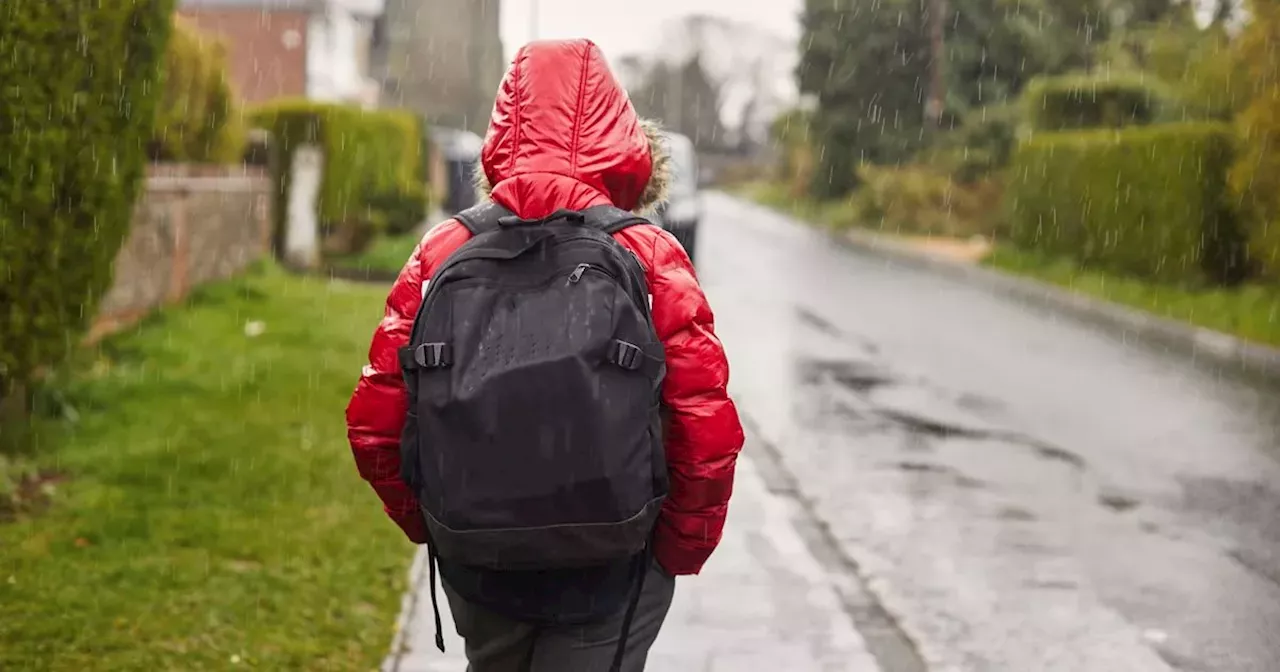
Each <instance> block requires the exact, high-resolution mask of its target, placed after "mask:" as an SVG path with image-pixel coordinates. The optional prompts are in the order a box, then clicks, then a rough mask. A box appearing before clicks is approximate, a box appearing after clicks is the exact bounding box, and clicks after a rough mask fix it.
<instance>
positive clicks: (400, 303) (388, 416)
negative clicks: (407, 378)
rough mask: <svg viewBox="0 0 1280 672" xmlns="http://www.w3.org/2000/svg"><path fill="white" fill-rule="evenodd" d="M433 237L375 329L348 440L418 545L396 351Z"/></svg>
mask: <svg viewBox="0 0 1280 672" xmlns="http://www.w3.org/2000/svg"><path fill="white" fill-rule="evenodd" d="M437 228H438V227H437ZM431 237H432V236H431V234H427V236H426V237H424V239H423V241H422V242H421V243H419V244H418V247H417V248H415V249H414V251H413V256H411V257H410V258H409V261H408V262H406V263H405V265H404V268H402V269H401V270H400V275H399V277H398V278H397V279H396V282H395V285H393V286H392V288H391V293H390V294H389V295H388V296H387V303H386V310H385V312H384V313H383V317H382V321H381V322H380V323H379V324H378V328H377V330H376V331H374V333H373V344H372V345H371V346H370V347H369V363H368V365H366V366H365V367H364V369H363V371H362V372H361V375H360V381H359V382H358V383H357V384H356V390H355V393H354V394H352V395H351V402H350V403H349V404H348V405H347V438H348V439H349V440H350V442H351V452H352V454H353V455H354V457H355V461H356V468H357V469H359V471H360V476H361V477H362V478H364V480H366V481H368V482H369V484H370V485H372V486H373V490H374V492H376V493H377V495H378V498H379V499H381V500H382V504H383V507H384V509H385V510H386V512H387V515H388V516H390V517H391V519H392V520H394V521H395V522H396V524H397V525H399V526H400V528H401V529H402V530H404V533H405V535H406V536H407V537H409V539H410V540H411V541H413V542H415V543H419V544H421V543H426V541H427V528H426V522H425V521H424V520H423V517H422V512H421V511H420V510H419V508H418V502H417V500H416V499H415V497H414V495H413V493H412V492H411V491H410V490H409V487H408V486H407V485H405V483H404V482H403V481H402V480H400V432H401V430H402V429H403V428H404V420H405V412H406V410H407V408H408V391H407V390H406V389H405V385H404V378H403V377H402V374H401V373H400V362H399V357H398V354H397V353H398V351H399V349H400V348H401V347H404V346H405V345H406V344H407V343H408V341H409V332H410V331H411V330H412V328H413V319H414V316H415V315H416V313H417V312H418V306H419V304H421V303H422V280H423V271H424V269H423V264H424V257H425V256H426V255H425V249H424V248H425V247H426V246H427V245H428V244H429V243H430V242H431Z"/></svg>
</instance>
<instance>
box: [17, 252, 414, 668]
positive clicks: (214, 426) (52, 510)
mask: <svg viewBox="0 0 1280 672" xmlns="http://www.w3.org/2000/svg"><path fill="white" fill-rule="evenodd" d="M384 293H385V292H384V290H383V289H381V288H372V287H362V286H353V285H350V284H346V283H329V282H326V281H321V280H317V279H304V278H295V277H290V276H287V275H285V274H283V273H282V272H280V271H278V270H275V269H266V270H262V271H258V272H255V273H253V274H251V275H249V276H246V277H244V278H242V279H239V280H235V281H231V282H227V283H222V284H218V285H215V286H212V287H211V288H207V289H205V290H203V291H201V292H199V293H198V294H197V296H196V297H195V298H193V300H192V301H191V302H189V304H188V305H185V306H182V307H177V308H173V309H170V310H166V311H163V312H161V313H159V314H157V315H156V316H155V317H153V318H152V319H150V320H147V321H146V322H145V323H144V324H143V325H141V326H140V327H139V328H137V329H136V330H133V331H131V332H130V333H127V334H122V335H118V336H116V337H113V338H110V339H108V340H106V341H105V342H104V343H103V344H102V345H100V346H99V347H98V348H97V349H95V350H94V351H92V352H86V353H84V354H83V356H82V358H81V360H80V361H79V362H78V363H77V365H76V366H74V367H72V368H71V369H70V372H69V373H61V374H59V376H58V377H57V378H56V379H55V380H54V381H52V382H51V384H52V385H53V386H55V387H57V388H58V389H59V390H60V391H61V392H62V393H63V395H64V397H65V400H66V403H68V404H71V405H72V406H73V407H74V408H75V409H76V412H77V413H76V415H78V418H77V419H76V420H75V422H74V423H72V422H70V421H68V420H66V419H63V420H58V421H54V420H44V421H41V422H39V423H37V426H36V427H35V428H34V430H33V431H34V436H35V438H36V444H37V446H38V448H39V453H38V455H39V457H38V459H39V460H40V461H41V467H42V468H44V469H56V471H57V472H58V473H60V474H63V475H65V476H66V477H67V480H65V481H63V482H59V483H58V484H57V485H56V493H55V494H54V496H53V498H52V501H51V502H50V504H49V506H48V507H47V508H46V509H45V510H44V511H43V512H42V513H39V514H35V515H25V516H24V515H19V517H18V518H17V519H16V520H12V521H10V522H8V523H6V524H3V525H0V669H5V670H30V669H40V670H68V671H70V670H112V671H121V670H123V671H128V670H148V671H150V670H225V669H232V668H233V667H236V666H241V667H252V668H256V669H266V670H370V669H373V668H375V667H376V665H377V662H378V660H379V659H380V658H381V656H382V654H383V653H384V651H385V649H386V646H387V644H388V642H389V641H390V639H391V637H392V634H393V633H392V629H393V622H394V619H395V616H396V612H397V609H398V599H397V598H398V595H399V593H400V591H401V590H402V588H403V587H404V585H403V584H404V580H405V575H404V572H405V570H406V567H407V565H408V563H409V561H410V555H411V548H410V547H409V546H408V544H407V542H404V541H403V540H402V538H401V537H400V534H399V532H398V531H397V530H396V529H395V527H394V526H393V525H392V524H391V523H390V522H388V521H386V520H385V519H384V518H383V516H382V513H381V511H380V507H379V506H378V504H377V503H376V500H375V498H374V496H373V493H372V492H371V491H370V490H369V488H368V487H367V486H366V485H365V484H364V483H363V482H362V481H360V480H359V478H358V476H357V474H356V470H355V467H354V465H353V462H352V460H351V456H350V452H349V450H348V447H347V444H346V438H345V423H344V420H343V410H344V407H345V404H346V401H347V398H348V396H349V394H350V393H351V390H352V388H353V385H354V383H355V380H356V377H357V376H358V374H359V371H360V367H361V365H362V363H363V359H364V354H365V352H367V348H368V341H369V336H370V333H371V331H372V329H373V327H374V325H375V324H376V322H377V319H378V317H379V315H380V312H381V310H382V304H383V301H384V298H385V296H384ZM259 330H261V333H260V334H259V333H258V332H259Z"/></svg>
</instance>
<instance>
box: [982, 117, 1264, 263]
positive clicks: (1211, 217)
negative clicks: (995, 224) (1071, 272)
mask: <svg viewBox="0 0 1280 672" xmlns="http://www.w3.org/2000/svg"><path fill="white" fill-rule="evenodd" d="M1232 146H1233V138H1232V134H1231V129H1230V128H1229V127H1227V126H1225V125H1219V124H1170V125H1161V126H1153V127H1150V128H1143V129H1132V130H1126V131H1083V132H1074V133H1044V134H1040V135H1038V136H1036V137H1034V138H1032V139H1030V140H1028V141H1026V142H1024V143H1022V144H1021V145H1020V146H1019V147H1018V149H1017V151H1016V152H1015V154H1014V158H1013V162H1012V166H1011V173H1010V176H1009V177H1010V181H1009V185H1008V192H1007V193H1008V195H1009V197H1010V200H1009V205H1010V210H1011V212H1010V217H1011V220H1012V221H1011V226H1012V230H1011V236H1012V238H1013V240H1014V242H1015V243H1016V244H1018V245H1019V246H1020V247H1023V248H1024V249H1029V250H1037V251H1043V252H1048V253H1051V254H1054V255H1060V256H1065V257H1070V258H1073V259H1076V260H1078V261H1080V262H1082V263H1084V264H1088V265H1092V266H1096V267H1099V268H1102V269H1106V270H1111V271H1116V272H1120V273H1127V274H1131V275H1137V276H1144V277H1148V278H1153V279H1157V280H1164V281H1174V282H1182V281H1193V282H1194V281H1198V280H1203V279H1206V278H1207V279H1210V280H1215V281H1227V280H1233V279H1235V278H1237V277H1239V275H1240V274H1241V272H1242V271H1243V264H1242V262H1241V256H1240V252H1241V246H1242V233H1241V231H1240V229H1239V228H1238V226H1237V220H1236V218H1235V217H1234V216H1233V214H1232V212H1231V211H1230V207H1229V201H1228V193H1227V190H1226V171H1227V168H1228V166H1229V165H1230V162H1231V159H1232V154H1233V152H1232Z"/></svg>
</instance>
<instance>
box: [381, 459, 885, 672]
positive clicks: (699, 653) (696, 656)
mask: <svg viewBox="0 0 1280 672" xmlns="http://www.w3.org/2000/svg"><path fill="white" fill-rule="evenodd" d="M792 515H793V512H792V510H791V508H790V507H789V505H788V502H787V501H786V500H785V499H783V498H781V497H778V496H777V495H774V494H772V493H770V492H769V491H768V489H766V487H765V484H764V481H763V480H762V479H761V476H760V474H759V473H758V471H757V469H756V466H755V464H754V463H753V462H752V461H751V460H750V459H743V460H741V461H740V462H739V466H738V475H737V480H736V483H735V492H734V498H733V506H732V507H730V513H729V520H728V522H727V525H726V528H725V535H724V539H723V541H722V542H721V545H720V547H719V548H718V549H717V551H716V553H715V555H714V556H712V558H711V561H710V562H709V563H708V564H707V566H706V567H705V568H704V570H703V573H702V574H700V575H698V576H696V577H680V578H678V579H677V580H676V594H675V600H674V602H673V603H672V606H671V612H670V613H669V614H668V616H667V620H666V623H665V624H664V626H663V629H662V633H661V634H660V635H659V637H658V640H657V642H656V643H655V644H654V647H653V649H652V650H651V651H650V655H649V664H648V667H647V669H649V670H655V671H658V672H661V671H663V670H670V671H672V672H676V671H680V672H683V671H686V670H688V671H697V672H742V671H743V670H794V671H796V672H800V671H805V672H808V671H813V672H881V670H880V668H879V667H878V666H877V665H876V662H875V660H874V659H873V658H872V657H871V655H870V654H869V653H868V652H867V650H866V646H865V643H864V642H863V639H862V637H861V636H860V635H859V634H858V631H857V630H856V628H855V627H854V624H853V621H852V620H851V618H850V616H849V614H847V613H846V612H845V610H844V606H843V602H842V599H841V597H840V596H839V595H838V594H837V591H836V587H835V585H834V584H833V582H832V581H833V577H832V575H831V574H830V573H829V572H828V571H827V570H826V569H825V568H824V567H823V566H822V565H821V564H820V563H819V562H818V560H817V559H816V558H815V557H814V555H813V553H811V552H810V550H809V548H808V547H807V546H806V544H805V542H804V541H803V540H802V539H801V537H800V535H799V534H798V533H797V531H796V528H795V526H794V523H793V521H792ZM410 576H411V581H412V583H413V586H414V587H413V590H412V591H411V592H410V594H409V595H407V596H406V598H405V603H404V613H403V614H402V617H401V618H402V620H401V625H400V626H399V627H400V630H401V632H402V634H401V635H398V636H397V640H396V643H395V645H394V646H393V650H392V654H391V655H390V656H389V657H388V659H387V661H386V662H385V663H384V665H383V668H382V669H383V670H384V671H385V672H462V671H463V670H465V669H466V665H467V663H466V659H465V657H464V656H463V655H462V641H461V640H460V639H459V638H458V636H457V633H456V632H455V631H454V630H453V627H452V621H450V620H449V615H448V601H447V600H445V599H444V595H443V593H441V595H440V605H441V607H442V611H443V618H444V622H445V630H446V633H445V634H446V640H445V650H446V653H440V651H439V650H437V649H436V648H435V640H434V637H435V625H434V621H433V620H432V613H431V596H430V593H429V592H428V583H427V581H426V559H425V554H424V553H421V552H420V553H419V554H418V557H417V558H416V559H415V562H414V565H413V569H412V570H411V574H410ZM566 672H570V671H566ZM572 672H590V671H576V670H575V671H572Z"/></svg>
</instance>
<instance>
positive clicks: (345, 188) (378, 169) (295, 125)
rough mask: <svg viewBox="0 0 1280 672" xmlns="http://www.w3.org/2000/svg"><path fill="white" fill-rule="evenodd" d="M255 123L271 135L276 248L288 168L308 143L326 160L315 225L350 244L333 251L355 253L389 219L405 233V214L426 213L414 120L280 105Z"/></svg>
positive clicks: (352, 110) (401, 115)
mask: <svg viewBox="0 0 1280 672" xmlns="http://www.w3.org/2000/svg"><path fill="white" fill-rule="evenodd" d="M253 118H254V120H255V122H256V123H257V124H258V125H259V126H261V127H262V128H265V129H267V130H269V131H270V132H271V134H272V136H273V153H274V155H275V158H274V165H275V166H276V168H277V175H276V179H277V181H278V182H279V185H280V187H279V189H278V191H277V194H278V195H279V197H280V199H281V203H282V205H280V206H279V207H277V208H276V220H277V221H276V232H275V238H276V248H277V249H282V247H283V245H282V243H283V234H284V221H285V217H286V215H287V212H286V208H285V207H284V206H283V203H287V202H288V188H289V171H288V167H289V166H290V165H291V164H292V158H293V152H294V150H296V149H297V148H298V147H300V146H303V145H306V144H315V145H318V146H319V147H320V148H321V149H322V150H323V152H324V155H325V159H324V174H323V176H322V178H321V185H320V199H319V200H320V203H319V219H320V224H321V227H322V228H323V230H324V233H325V234H326V235H334V234H337V235H339V236H340V237H342V238H344V239H345V240H347V241H349V242H347V243H346V244H343V245H341V246H340V247H343V248H346V249H342V250H336V251H342V252H355V251H358V250H359V249H360V248H361V247H362V246H363V245H365V244H367V242H368V241H369V240H371V239H372V238H373V236H374V235H376V234H378V233H381V232H383V231H385V230H386V229H387V227H388V226H390V225H391V221H392V220H395V221H396V222H397V224H396V226H404V224H403V218H404V217H405V216H406V215H405V213H406V212H416V210H415V208H417V207H420V208H421V209H422V212H425V209H426V192H425V189H424V188H423V184H422V175H421V173H422V160H421V151H422V142H421V125H420V123H419V121H418V120H417V118H416V117H414V116H413V115H412V114H409V113H406V112H400V111H369V110H362V109H359V108H356V107H350V106H345V105H334V104H328V103H315V102H310V101H282V102H279V103H274V104H271V105H268V106H265V107H263V108H261V109H259V110H257V111H255V112H254V114H253ZM419 221H421V220H420V219H419Z"/></svg>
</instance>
